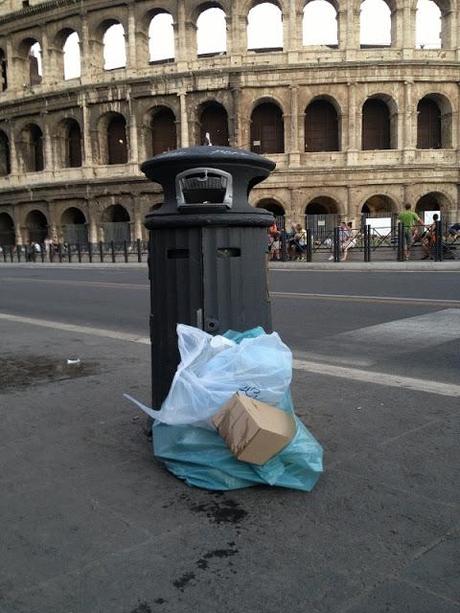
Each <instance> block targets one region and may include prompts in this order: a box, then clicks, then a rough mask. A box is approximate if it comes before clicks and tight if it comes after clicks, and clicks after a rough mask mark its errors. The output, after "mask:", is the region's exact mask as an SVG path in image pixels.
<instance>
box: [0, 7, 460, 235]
mask: <svg viewBox="0 0 460 613" xmlns="http://www.w3.org/2000/svg"><path fill="white" fill-rule="evenodd" d="M319 5H321V6H320V7H319V8H321V9H322V10H323V9H324V10H323V15H324V16H323V17H321V21H318V13H317V12H315V10H316V9H318V6H319ZM427 6H428V8H429V9H431V10H432V12H431V13H429V15H434V17H432V18H431V17H428V21H430V22H432V23H431V25H432V27H434V29H435V33H434V36H433V38H432V39H430V41H428V43H423V42H420V35H419V32H418V28H419V17H420V14H421V13H422V12H423V11H424V10H426V7H427ZM377 9H378V10H377ZM262 10H264V11H265V12H264V13H262V12H261V11H262ZM459 11H460V8H459V7H457V4H456V0H435V2H432V1H431V0H387V2H384V0H365V1H364V2H361V1H360V0H330V1H327V0H312V1H309V0H274V1H273V2H260V0H233V1H231V0H221V1H219V2H214V1H212V2H204V3H203V2H199V1H195V0H123V1H118V2H117V1H114V0H48V1H46V2H38V1H36V0H22V1H21V0H0V83H1V85H0V244H6V245H14V244H15V245H22V244H25V243H26V242H27V241H29V240H34V241H39V242H42V241H44V240H45V239H47V238H48V239H50V240H53V241H68V242H71V241H80V242H84V241H89V242H91V243H95V242H97V241H109V240H129V241H133V240H137V239H142V240H145V238H146V234H145V228H144V227H143V219H144V216H145V214H146V213H148V212H149V211H150V210H152V208H154V207H155V206H158V204H159V203H160V202H161V198H162V195H161V192H160V189H159V187H158V186H157V185H155V184H152V183H150V182H148V181H147V180H146V179H145V177H144V176H143V175H142V173H141V172H140V170H139V164H140V163H141V162H142V161H143V160H145V159H147V158H149V157H151V156H153V155H155V154H157V153H160V152H162V151H166V150H169V149H174V148H177V147H188V146H192V145H195V144H203V143H205V142H208V141H211V142H212V144H214V145H231V146H233V147H242V148H246V149H250V150H252V151H255V152H258V153H261V154H265V155H267V156H268V157H270V158H272V159H273V160H274V161H275V162H276V164H277V169H276V171H275V172H274V173H273V174H272V175H271V177H270V178H269V179H268V180H267V181H265V182H264V183H263V184H262V185H261V186H260V187H258V188H256V189H255V190H254V191H253V194H252V203H253V204H254V206H262V207H265V208H268V209H270V210H272V211H273V212H274V213H275V214H276V215H277V216H283V217H284V218H285V220H286V222H289V223H292V222H300V223H302V224H308V225H309V226H310V227H311V226H312V225H315V224H316V225H317V226H318V225H322V226H324V225H330V224H331V223H335V220H336V219H337V218H338V216H340V217H346V218H347V219H350V220H353V221H354V223H358V221H359V220H360V219H361V218H362V216H366V215H367V216H372V215H373V216H375V217H378V216H386V217H389V216H391V215H395V214H396V213H398V212H399V211H400V210H402V208H403V206H404V204H405V203H410V204H411V205H412V206H413V208H414V209H416V210H417V211H418V212H421V213H423V212H427V211H432V210H439V211H440V212H441V215H442V218H443V220H444V221H445V222H446V223H453V222H455V221H458V220H459V218H460V215H459V211H458V209H459V205H458V201H459V196H458V184H459V170H458V162H459V153H460V152H459V142H460V123H459V116H458V109H459V103H460V71H459V68H460V63H459V60H460V13H459ZM366 15H367V18H368V19H371V20H372V19H374V21H377V29H378V30H380V32H381V34H382V36H380V37H379V38H378V40H372V36H369V35H368V34H369V33H368V31H367V29H366V27H365V26H364V25H363V19H364V17H365V16H366ZM210 16H212V20H210V19H209V17H210ZM374 25H375V24H374ZM267 33H268V34H270V36H271V38H270V37H268V38H270V40H268V38H267V37H265V39H263V40H262V39H261V34H267Z"/></svg>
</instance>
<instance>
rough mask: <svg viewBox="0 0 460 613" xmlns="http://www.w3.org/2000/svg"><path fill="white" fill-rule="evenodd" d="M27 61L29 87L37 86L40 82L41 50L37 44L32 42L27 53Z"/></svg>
mask: <svg viewBox="0 0 460 613" xmlns="http://www.w3.org/2000/svg"><path fill="white" fill-rule="evenodd" d="M28 60H29V83H30V85H39V84H40V83H41V82H42V77H43V69H42V48H41V46H40V43H39V42H34V43H33V44H32V45H31V46H30V48H29V53H28Z"/></svg>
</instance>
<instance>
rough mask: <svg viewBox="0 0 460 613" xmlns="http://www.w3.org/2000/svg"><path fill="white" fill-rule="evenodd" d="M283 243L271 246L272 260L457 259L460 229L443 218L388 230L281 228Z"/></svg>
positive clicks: (281, 241)
mask: <svg viewBox="0 0 460 613" xmlns="http://www.w3.org/2000/svg"><path fill="white" fill-rule="evenodd" d="M279 240H280V247H279V249H277V250H276V251H275V252H273V251H272V250H270V258H269V259H270V260H272V261H284V262H285V261H305V262H313V261H327V260H330V261H334V262H340V261H344V260H354V261H358V260H361V261H364V262H371V261H373V260H379V261H384V260H397V261H404V260H405V259H408V258H409V257H410V259H413V260H417V259H432V260H435V261H442V260H454V259H456V254H457V252H458V253H459V254H460V231H459V230H457V231H451V230H449V229H447V230H444V231H443V228H442V227H441V222H439V221H437V222H433V223H432V224H429V225H426V226H416V227H415V228H405V227H404V226H403V225H402V224H401V223H400V222H398V223H397V225H396V226H395V227H392V228H391V229H389V230H387V231H383V230H378V229H376V228H372V227H371V226H370V225H364V226H362V227H361V228H359V229H352V228H344V227H340V226H338V227H335V228H333V229H332V230H330V231H329V232H327V233H324V232H322V233H321V234H317V235H315V234H313V232H312V230H311V229H310V228H307V229H306V230H304V231H303V233H302V235H300V236H298V235H293V234H292V233H288V232H286V231H281V232H280V238H279Z"/></svg>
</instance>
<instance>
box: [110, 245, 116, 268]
mask: <svg viewBox="0 0 460 613" xmlns="http://www.w3.org/2000/svg"><path fill="white" fill-rule="evenodd" d="M110 251H111V253H112V264H115V243H114V242H113V241H110Z"/></svg>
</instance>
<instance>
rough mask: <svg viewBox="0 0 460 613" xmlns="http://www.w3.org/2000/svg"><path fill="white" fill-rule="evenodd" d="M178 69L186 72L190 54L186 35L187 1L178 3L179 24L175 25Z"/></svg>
mask: <svg viewBox="0 0 460 613" xmlns="http://www.w3.org/2000/svg"><path fill="white" fill-rule="evenodd" d="M174 34H175V48H176V63H177V69H178V70H179V71H180V70H184V69H185V67H186V65H187V60H188V53H187V44H186V34H185V0H178V2H177V23H175V24H174Z"/></svg>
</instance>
